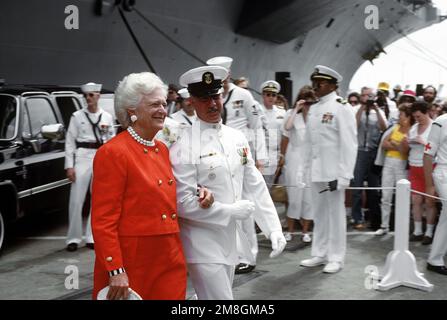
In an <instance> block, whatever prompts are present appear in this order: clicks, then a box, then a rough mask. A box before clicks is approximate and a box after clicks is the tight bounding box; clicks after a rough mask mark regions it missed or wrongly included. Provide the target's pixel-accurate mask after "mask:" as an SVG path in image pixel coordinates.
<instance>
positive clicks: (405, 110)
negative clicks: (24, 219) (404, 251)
mask: <svg viewBox="0 0 447 320" xmlns="http://www.w3.org/2000/svg"><path fill="white" fill-rule="evenodd" d="M232 63H233V59H232V58H230V57H214V58H211V59H209V60H208V61H207V65H206V66H203V67H198V68H194V69H191V70H188V71H186V72H185V73H184V74H182V75H181V76H180V77H179V81H178V82H179V84H180V85H181V87H178V86H176V85H174V84H169V85H166V84H164V83H163V82H162V80H161V79H160V78H159V77H158V76H156V75H155V74H152V73H149V72H142V73H134V74H130V75H128V76H126V77H124V78H123V80H122V81H120V83H119V85H118V87H117V89H116V91H115V113H116V118H117V120H118V121H119V123H120V125H121V132H120V133H119V134H116V132H115V130H114V126H113V123H112V116H111V115H110V114H108V113H107V112H106V111H104V110H102V109H100V108H99V107H98V104H97V103H98V99H99V95H100V90H101V87H100V85H99V84H95V83H88V84H86V85H84V86H82V91H83V93H84V97H85V99H86V101H87V108H84V109H83V110H80V111H78V112H76V113H74V114H73V116H72V119H71V122H70V126H69V128H68V131H67V139H66V155H67V156H66V170H67V177H68V178H69V179H70V180H71V181H72V186H71V195H70V211H69V217H70V220H69V222H70V225H69V231H68V235H67V250H68V251H75V250H77V248H78V245H79V244H80V243H81V239H82V216H81V213H82V206H83V202H84V198H85V195H86V193H87V190H88V188H89V185H90V184H91V193H92V202H91V217H90V216H89V218H88V226H87V230H86V245H87V246H88V247H89V248H91V249H94V250H95V253H96V260H95V273H94V292H93V298H95V299H96V298H97V296H98V292H100V290H101V289H103V288H105V287H106V288H108V293H107V298H108V299H123V298H124V299H127V298H128V296H129V288H132V289H133V290H134V291H135V292H137V293H138V294H139V295H140V296H141V297H142V298H143V299H184V298H185V293H186V283H187V281H186V278H187V274H188V275H189V277H190V279H191V282H192V284H193V287H194V289H195V292H196V294H197V297H198V298H199V299H233V294H232V283H233V277H234V274H235V273H236V274H241V273H249V272H252V271H253V270H254V269H255V268H256V261H257V254H258V237H257V233H259V232H262V233H263V234H264V235H265V236H266V237H267V239H269V240H270V242H271V247H272V252H271V254H270V257H271V258H274V257H276V256H278V255H279V254H281V252H282V251H283V250H284V248H285V247H286V244H287V242H290V241H299V242H301V243H303V244H304V245H311V246H312V247H311V257H310V258H309V259H305V260H303V261H301V263H300V265H301V266H303V267H315V266H319V265H325V266H324V269H323V272H325V273H336V272H339V271H340V270H341V269H343V267H344V263H345V255H346V232H347V226H349V225H352V228H354V229H356V230H359V231H361V230H364V229H367V228H370V229H373V230H374V231H375V235H377V236H382V235H385V234H387V233H388V232H389V231H390V229H391V224H390V222H392V220H391V218H390V217H391V216H392V211H393V210H392V207H393V205H392V204H393V194H394V191H393V190H392V189H390V188H389V187H394V186H395V185H396V183H397V181H399V180H400V179H409V180H410V182H411V186H412V189H413V190H416V191H419V192H422V193H427V194H429V195H435V194H439V196H441V197H443V198H447V194H445V193H447V192H446V191H445V190H447V189H446V183H447V180H446V178H445V177H446V176H447V174H444V170H445V169H444V168H445V166H447V142H445V141H444V140H443V137H444V131H443V129H442V128H443V125H444V118H445V117H447V116H443V115H442V114H444V113H445V112H447V110H446V109H447V108H446V107H447V106H446V105H445V104H442V103H439V101H438V100H437V92H436V89H435V88H434V87H433V86H427V87H426V88H424V90H423V95H422V97H417V96H416V94H415V92H414V91H412V90H405V91H402V90H401V88H400V86H396V87H394V89H393V91H394V96H393V98H392V99H391V98H390V86H389V84H388V83H385V82H381V83H379V84H378V86H377V88H370V87H363V88H361V90H360V93H357V92H351V93H349V95H348V96H347V101H346V100H344V99H343V98H342V97H340V96H339V95H338V86H339V83H340V82H341V81H343V77H342V76H341V75H340V74H339V73H338V72H337V71H335V70H333V69H331V68H329V67H326V66H322V65H318V66H316V67H315V69H314V72H313V73H312V74H311V75H309V85H306V86H304V87H302V88H300V89H299V93H298V95H297V98H296V100H295V101H294V103H293V104H292V107H291V108H289V107H288V102H287V99H286V98H285V97H284V96H282V95H281V94H280V92H281V85H280V84H279V83H278V82H277V81H275V80H267V81H265V82H263V83H262V85H261V86H260V88H259V89H260V92H261V99H260V102H258V101H257V100H256V99H255V98H254V97H253V94H252V93H251V92H250V91H249V90H247V89H248V88H249V86H250V85H249V80H248V78H239V79H236V80H234V82H233V81H232V80H231V66H232ZM446 119H447V118H446ZM445 125H447V124H445ZM444 160H446V162H444ZM432 172H433V174H432ZM90 181H91V182H90ZM274 185H283V186H285V187H286V190H287V195H288V197H287V198H288V200H287V202H286V203H285V204H286V210H287V211H286V214H287V219H286V220H285V221H281V220H280V218H279V215H278V213H277V209H276V207H275V204H274V202H273V200H272V198H271V196H270V194H269V189H270V188H271V187H272V186H274ZM365 185H367V186H369V187H386V188H385V189H383V190H367V191H366V192H364V191H361V190H358V189H357V190H352V191H349V190H345V189H346V188H348V187H349V186H352V187H363V186H365ZM411 202H412V212H411V214H412V217H413V219H412V221H413V228H412V229H413V232H412V235H411V237H410V241H421V242H422V244H424V245H429V244H433V245H432V249H431V252H430V257H429V259H428V262H427V269H429V270H432V271H435V272H438V273H441V274H444V275H447V269H446V268H445V266H444V262H443V256H444V255H445V253H446V251H447V247H446V243H447V240H446V239H445V238H446V233H447V229H446V228H447V226H446V225H445V224H446V223H447V219H446V218H445V216H446V214H445V213H444V214H442V215H441V216H440V219H439V224H438V226H437V228H436V232H435V227H436V221H437V217H438V213H439V212H438V211H439V210H438V209H439V202H438V203H437V202H436V201H434V200H433V199H431V198H427V197H424V196H423V195H421V194H416V193H413V194H412V196H411ZM347 218H348V219H349V221H347ZM424 218H425V224H424ZM90 221H91V223H90ZM297 222H299V223H297ZM298 226H299V229H300V231H301V232H300V233H298V232H296V231H297V230H298V228H297V227H298ZM424 226H425V230H424ZM298 234H300V237H299V239H297V235H298ZM160 248H163V249H162V251H160V250H161V249H160Z"/></svg>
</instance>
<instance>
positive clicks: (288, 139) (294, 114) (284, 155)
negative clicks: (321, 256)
mask: <svg viewBox="0 0 447 320" xmlns="http://www.w3.org/2000/svg"><path fill="white" fill-rule="evenodd" d="M315 101H316V98H315V96H314V93H313V90H312V88H311V87H310V86H304V87H303V88H301V90H300V92H299V94H298V98H297V100H296V103H295V107H294V108H293V109H289V110H288V112H287V114H286V117H285V121H284V125H283V126H282V140H281V154H280V160H279V163H278V166H279V167H283V168H284V171H283V173H284V174H285V184H286V186H287V194H288V199H289V203H288V208H287V226H288V231H287V232H285V234H284V236H285V238H286V240H287V241H290V240H292V234H291V233H292V232H293V231H294V226H295V220H300V223H301V228H302V233H303V236H302V241H303V242H304V243H310V242H311V241H312V239H311V237H310V235H309V233H308V232H309V227H310V223H311V221H312V219H313V216H312V210H311V200H312V198H311V190H310V170H308V168H307V165H306V163H305V158H306V154H307V153H308V152H309V142H308V141H306V120H307V113H308V111H309V107H310V106H311V105H312V104H313V103H315Z"/></svg>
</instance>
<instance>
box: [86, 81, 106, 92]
mask: <svg viewBox="0 0 447 320" xmlns="http://www.w3.org/2000/svg"><path fill="white" fill-rule="evenodd" d="M101 88H102V84H99V83H94V82H89V83H86V84H83V85H82V86H81V91H82V92H84V93H89V92H101Z"/></svg>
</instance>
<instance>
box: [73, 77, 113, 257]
mask: <svg viewBox="0 0 447 320" xmlns="http://www.w3.org/2000/svg"><path fill="white" fill-rule="evenodd" d="M101 87H102V85H101V84H96V83H92V82H90V83H87V84H84V85H82V86H81V90H82V92H83V94H84V97H85V99H86V101H87V108H84V109H81V110H78V111H76V112H74V113H73V115H72V116H71V120H70V125H69V126H68V130H67V135H66V138H65V169H66V171H67V178H68V179H69V180H70V181H71V190H70V203H69V226H68V233H67V240H66V243H67V250H68V251H75V250H76V249H77V248H78V245H79V244H80V243H81V241H82V208H83V205H84V200H85V196H86V194H87V190H88V188H89V186H90V180H91V177H92V166H93V158H94V156H95V154H96V150H97V149H98V148H99V147H100V146H101V145H102V144H104V143H105V142H107V141H108V140H110V139H111V138H112V137H113V136H114V135H115V130H114V128H113V117H112V115H111V114H110V113H108V112H106V111H104V110H102V109H101V108H99V107H98V100H99V97H100V92H101ZM85 242H86V244H87V247H89V248H91V249H93V243H94V241H93V236H92V228H91V224H90V215H89V217H88V220H87V229H86V232H85Z"/></svg>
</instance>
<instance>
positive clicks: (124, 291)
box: [107, 272, 129, 300]
mask: <svg viewBox="0 0 447 320" xmlns="http://www.w3.org/2000/svg"><path fill="white" fill-rule="evenodd" d="M128 297H129V278H128V277H127V274H126V273H125V272H124V273H120V274H117V275H116V276H112V277H110V279H109V292H108V293H107V300H120V299H124V300H126V299H127V298H128Z"/></svg>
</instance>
